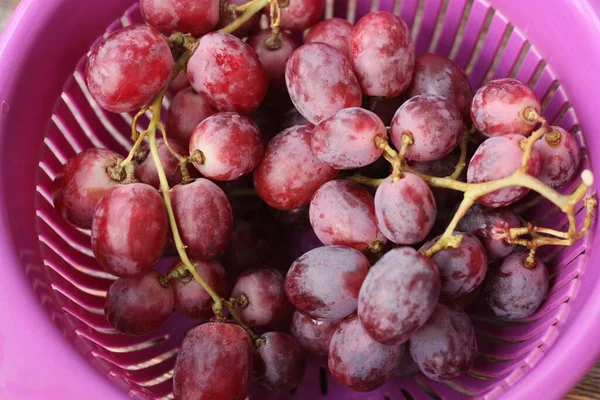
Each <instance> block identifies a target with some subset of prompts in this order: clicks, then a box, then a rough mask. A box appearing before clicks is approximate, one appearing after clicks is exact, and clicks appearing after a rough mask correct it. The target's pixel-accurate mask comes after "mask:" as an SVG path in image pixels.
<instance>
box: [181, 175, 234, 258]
mask: <svg viewBox="0 0 600 400" xmlns="http://www.w3.org/2000/svg"><path fill="white" fill-rule="evenodd" d="M171 202H172V203H173V212H174V214H175V220H176V221H177V226H178V227H179V234H180V235H181V239H182V241H183V243H184V244H185V245H186V246H187V247H186V251H187V253H188V255H189V256H190V257H193V258H197V259H200V260H209V259H211V258H213V257H215V256H216V255H217V254H219V253H220V252H221V251H222V250H223V249H224V248H225V246H227V243H228V242H229V239H230V238H231V231H232V229H233V215H232V213H231V205H230V204H229V200H228V199H227V196H226V195H225V193H224V192H223V190H221V188H219V187H218V186H217V185H215V184H214V183H213V182H211V181H209V180H208V179H204V178H200V179H196V180H195V181H194V182H192V183H187V184H179V185H176V186H173V188H171Z"/></svg>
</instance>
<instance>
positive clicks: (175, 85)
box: [169, 69, 190, 133]
mask: <svg viewBox="0 0 600 400" xmlns="http://www.w3.org/2000/svg"><path fill="white" fill-rule="evenodd" d="M189 86H190V80H189V79H188V77H187V70H185V69H182V70H181V71H179V73H178V74H177V76H176V77H175V78H174V79H173V80H172V81H171V83H170V84H169V90H170V91H171V92H173V93H178V92H180V91H181V90H183V89H185V88H187V87H189ZM171 107H173V104H172V103H171ZM169 133H171V132H169Z"/></svg>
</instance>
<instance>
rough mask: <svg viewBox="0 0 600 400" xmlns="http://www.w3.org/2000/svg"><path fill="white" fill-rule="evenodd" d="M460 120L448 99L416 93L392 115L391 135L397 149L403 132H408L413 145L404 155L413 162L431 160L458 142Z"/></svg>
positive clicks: (460, 130) (442, 154) (460, 132)
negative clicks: (417, 94) (416, 94)
mask: <svg viewBox="0 0 600 400" xmlns="http://www.w3.org/2000/svg"><path fill="white" fill-rule="evenodd" d="M463 129H464V128H463V122H462V118H461V116H460V113H459V112H458V109H457V108H456V106H455V105H454V103H452V102H451V101H450V100H447V99H445V98H443V97H440V96H438V95H435V94H424V95H420V96H415V97H413V98H412V99H410V100H408V101H407V102H406V103H404V104H403V105H402V107H400V108H399V109H398V111H397V112H396V115H394V119H393V120H392V129H391V131H390V137H391V139H392V142H393V143H394V145H395V146H396V147H397V148H400V147H401V146H402V134H403V133H404V132H410V133H411V134H412V137H413V144H411V145H410V146H408V148H407V150H406V157H407V158H409V159H411V160H415V161H434V160H439V159H440V158H442V157H444V156H446V155H448V154H449V153H450V152H451V151H452V150H453V149H454V148H455V147H456V145H457V144H458V142H459V141H460V136H461V134H462V132H463Z"/></svg>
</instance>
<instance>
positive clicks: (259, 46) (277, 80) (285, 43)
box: [248, 29, 298, 89]
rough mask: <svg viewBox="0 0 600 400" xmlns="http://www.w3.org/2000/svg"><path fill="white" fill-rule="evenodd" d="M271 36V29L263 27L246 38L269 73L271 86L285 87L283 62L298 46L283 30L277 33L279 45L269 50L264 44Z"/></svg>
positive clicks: (285, 61) (284, 62)
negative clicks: (277, 47)
mask: <svg viewBox="0 0 600 400" xmlns="http://www.w3.org/2000/svg"><path fill="white" fill-rule="evenodd" d="M270 37H271V29H263V30H262V31H260V32H258V33H256V34H255V35H253V36H251V37H250V38H249V39H248V44H249V45H250V46H251V47H252V48H253V49H254V50H255V51H256V54H258V57H259V58H260V62H261V63H262V65H263V67H265V70H266V71H267V74H268V75H269V85H270V87H271V88H277V89H280V88H284V87H285V64H286V63H287V60H288V59H289V58H290V56H291V55H292V53H293V52H294V50H296V48H297V47H298V45H297V44H296V42H294V40H293V39H292V37H291V36H290V35H288V34H287V33H285V32H280V33H279V40H280V41H281V47H280V48H279V49H276V50H269V49H268V48H267V46H266V42H265V41H266V40H267V39H268V38H270Z"/></svg>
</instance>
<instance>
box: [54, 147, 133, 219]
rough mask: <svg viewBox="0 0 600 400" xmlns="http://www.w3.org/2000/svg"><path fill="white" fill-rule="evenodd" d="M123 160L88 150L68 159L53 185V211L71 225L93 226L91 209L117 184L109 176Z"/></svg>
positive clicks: (103, 152) (101, 151)
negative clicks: (54, 209)
mask: <svg viewBox="0 0 600 400" xmlns="http://www.w3.org/2000/svg"><path fill="white" fill-rule="evenodd" d="M122 159H123V158H122V157H121V156H120V155H119V154H117V153H115V152H112V151H110V150H106V149H88V150H85V151H82V152H81V153H79V154H77V155H76V156H75V157H74V158H73V159H71V160H69V161H68V162H67V163H66V164H65V166H64V167H63V169H62V171H61V172H60V173H59V174H58V175H57V176H56V178H55V179H54V182H52V199H53V201H54V207H55V208H56V211H57V212H58V213H59V214H60V215H61V217H63V218H64V219H65V220H67V221H68V222H70V223H71V224H73V225H75V226H78V227H80V228H83V229H89V228H91V227H92V219H93V217H94V208H95V207H96V204H98V201H100V199H101V198H102V196H103V195H104V193H105V192H106V191H107V190H108V189H110V188H112V187H115V186H116V185H118V184H119V183H121V182H119V181H117V180H115V179H112V178H111V177H110V173H111V170H112V169H114V167H116V166H118V164H119V162H121V161H122Z"/></svg>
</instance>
